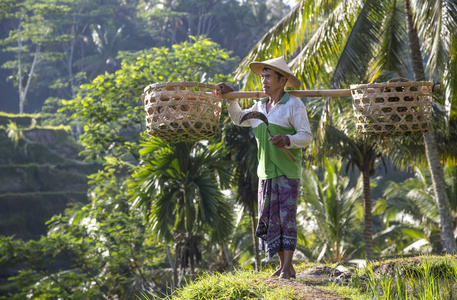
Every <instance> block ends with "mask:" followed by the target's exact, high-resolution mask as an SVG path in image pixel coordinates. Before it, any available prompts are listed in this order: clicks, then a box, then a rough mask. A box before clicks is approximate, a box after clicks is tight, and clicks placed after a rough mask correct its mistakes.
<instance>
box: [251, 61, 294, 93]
mask: <svg viewBox="0 0 457 300" xmlns="http://www.w3.org/2000/svg"><path fill="white" fill-rule="evenodd" d="M249 68H250V69H251V70H252V72H254V73H255V74H257V75H258V76H261V75H262V72H263V69H265V68H269V69H272V70H275V71H276V72H278V73H280V74H282V75H284V76H285V77H286V78H287V82H286V86H287V87H299V86H300V84H301V81H300V80H299V79H298V78H297V77H295V75H294V74H292V73H289V72H287V71H285V70H283V69H280V68H278V67H276V66H273V65H270V64H266V63H264V62H252V63H250V64H249Z"/></svg>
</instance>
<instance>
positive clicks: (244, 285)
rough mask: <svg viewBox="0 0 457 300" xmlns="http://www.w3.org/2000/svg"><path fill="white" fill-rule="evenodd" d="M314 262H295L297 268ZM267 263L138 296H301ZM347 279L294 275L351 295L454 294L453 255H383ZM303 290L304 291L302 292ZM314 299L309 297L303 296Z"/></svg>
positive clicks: (446, 297)
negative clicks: (275, 278)
mask: <svg viewBox="0 0 457 300" xmlns="http://www.w3.org/2000/svg"><path fill="white" fill-rule="evenodd" d="M313 266H315V265H314V264H311V263H307V264H301V265H300V264H299V265H298V266H297V267H296V269H297V273H300V272H301V271H303V270H305V269H308V268H311V267H313ZM271 272H272V269H271V267H267V268H265V269H264V270H262V271H261V272H259V273H255V272H254V271H246V270H238V271H236V272H234V273H233V274H231V273H224V274H220V273H214V274H207V273H206V274H203V275H202V276H200V277H199V278H198V279H197V280H195V281H193V282H191V281H189V282H187V284H186V285H185V286H184V287H182V288H180V289H178V290H176V291H175V293H174V294H173V295H169V296H163V297H157V296H151V295H148V296H146V295H145V294H144V293H143V294H142V296H143V297H142V298H140V297H138V299H174V300H179V299H274V300H280V299H292V300H293V299H305V298H303V296H302V297H300V296H299V293H297V292H296V291H295V290H294V289H293V286H292V287H291V286H288V285H282V284H274V285H270V284H268V282H266V281H265V279H266V278H267V277H268V276H269V274H271ZM351 274H352V278H351V280H350V281H349V282H348V283H345V284H343V283H334V282H332V281H331V280H329V279H324V280H316V279H305V278H297V280H296V281H293V282H294V284H296V285H298V284H306V285H309V286H312V287H315V288H318V289H321V290H325V291H331V292H333V293H337V294H339V295H340V296H341V298H343V299H354V300H360V299H364V300H381V299H382V300H412V299H414V300H428V299H437V300H438V299H440V300H441V299H442V300H454V299H455V300H457V261H456V257H454V256H419V257H413V258H401V259H394V260H386V261H381V262H376V263H372V264H370V265H368V266H367V267H366V268H362V269H352V270H351ZM302 295H303V294H302ZM306 299H313V298H306Z"/></svg>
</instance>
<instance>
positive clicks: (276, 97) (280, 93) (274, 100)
mask: <svg viewBox="0 0 457 300" xmlns="http://www.w3.org/2000/svg"><path fill="white" fill-rule="evenodd" d="M285 93H286V92H285V91H284V90H280V91H278V92H277V93H273V94H271V95H269V96H270V102H271V103H272V104H276V103H278V102H279V100H281V99H282V97H283V96H284V94H285Z"/></svg>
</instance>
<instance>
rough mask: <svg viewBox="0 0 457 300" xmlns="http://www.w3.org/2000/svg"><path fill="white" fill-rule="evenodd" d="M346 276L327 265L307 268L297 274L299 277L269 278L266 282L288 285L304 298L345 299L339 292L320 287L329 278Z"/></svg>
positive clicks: (319, 299) (316, 299)
mask: <svg viewBox="0 0 457 300" xmlns="http://www.w3.org/2000/svg"><path fill="white" fill-rule="evenodd" d="M338 276H344V273H343V272H340V271H339V270H337V269H334V268H329V267H325V266H321V267H315V268H311V269H307V270H305V271H302V272H300V273H299V274H297V279H291V280H287V279H280V278H268V279H266V282H267V283H268V284H269V285H270V286H272V287H277V286H288V287H290V288H291V289H293V290H294V291H295V293H294V294H295V295H296V296H297V297H299V298H300V299H303V300H321V299H326V300H343V299H344V298H343V297H341V296H340V295H339V294H338V293H335V292H332V291H327V290H323V289H320V288H318V287H316V286H318V285H321V284H323V283H324V281H327V280H328V279H330V278H331V277H332V278H335V277H338Z"/></svg>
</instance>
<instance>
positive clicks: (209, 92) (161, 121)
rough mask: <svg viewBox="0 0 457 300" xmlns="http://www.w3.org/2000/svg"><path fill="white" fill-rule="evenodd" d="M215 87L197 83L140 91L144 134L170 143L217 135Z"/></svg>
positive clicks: (219, 101) (218, 107)
mask: <svg viewBox="0 0 457 300" xmlns="http://www.w3.org/2000/svg"><path fill="white" fill-rule="evenodd" d="M215 90H218V87H217V86H215V85H211V84H204V83H198V82H167V83H156V84H151V85H149V86H147V87H146V88H145V89H144V94H143V95H142V99H143V102H144V110H145V112H146V131H147V132H148V133H149V134H150V135H153V136H156V137H158V138H161V139H163V140H166V141H170V142H192V141H199V140H205V139H210V138H212V137H214V136H215V135H216V133H217V131H218V127H219V119H220V114H221V110H222V99H221V97H220V95H217V94H216V93H214V91H215Z"/></svg>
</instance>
